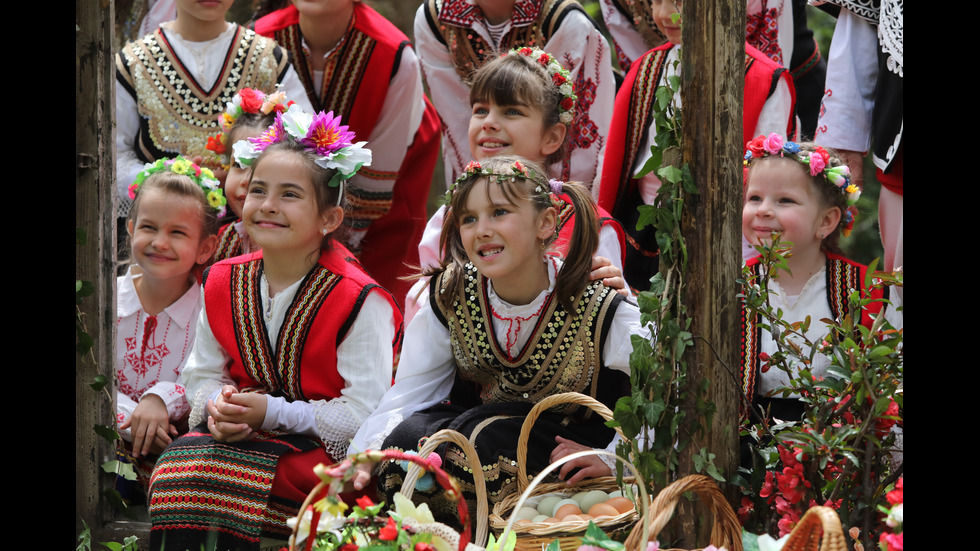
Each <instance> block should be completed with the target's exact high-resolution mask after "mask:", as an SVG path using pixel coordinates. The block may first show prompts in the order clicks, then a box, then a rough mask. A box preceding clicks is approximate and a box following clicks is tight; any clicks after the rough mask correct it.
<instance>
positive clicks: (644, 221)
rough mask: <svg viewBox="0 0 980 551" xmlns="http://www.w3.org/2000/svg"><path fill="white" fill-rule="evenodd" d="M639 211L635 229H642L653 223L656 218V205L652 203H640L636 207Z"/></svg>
mask: <svg viewBox="0 0 980 551" xmlns="http://www.w3.org/2000/svg"><path fill="white" fill-rule="evenodd" d="M637 210H638V211H639V212H640V216H639V217H637V219H636V230H637V231H639V230H642V229H643V228H645V227H647V226H650V225H653V224H654V223H655V222H656V220H657V207H654V206H652V205H640V206H639V207H637Z"/></svg>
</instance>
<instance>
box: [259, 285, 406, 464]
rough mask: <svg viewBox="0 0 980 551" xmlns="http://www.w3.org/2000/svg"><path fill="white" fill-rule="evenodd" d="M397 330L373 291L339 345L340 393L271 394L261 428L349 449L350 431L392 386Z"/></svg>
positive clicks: (338, 452)
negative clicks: (310, 397)
mask: <svg viewBox="0 0 980 551" xmlns="http://www.w3.org/2000/svg"><path fill="white" fill-rule="evenodd" d="M394 336H395V323H394V318H393V312H392V307H391V303H389V302H388V300H387V299H386V298H384V297H383V296H381V295H380V293H379V292H372V293H370V294H369V295H368V297H367V299H365V301H364V304H363V305H362V307H361V311H360V312H359V313H358V315H357V319H355V321H354V323H353V325H351V328H350V330H349V331H348V333H347V337H346V338H345V339H344V341H343V342H341V343H340V346H339V347H337V372H338V373H339V374H340V376H341V377H343V379H344V389H343V390H342V391H341V396H340V397H339V398H334V399H332V400H315V401H310V402H302V401H293V402H288V401H286V399H285V398H282V397H272V396H269V397H267V398H268V404H267V409H266V416H265V421H264V422H263V423H262V428H263V429H278V430H284V431H287V432H292V433H299V434H307V435H310V436H316V437H317V438H319V439H320V440H322V441H323V443H324V446H325V447H326V449H327V452H328V453H329V454H330V455H331V457H334V458H340V457H343V456H344V455H345V454H346V452H347V447H348V445H349V444H350V440H351V438H352V437H353V436H354V433H355V432H356V431H357V429H358V428H359V427H360V426H361V423H362V422H363V421H364V419H366V418H367V417H368V416H369V415H370V414H371V413H372V412H374V410H375V409H376V408H377V406H378V403H379V402H380V401H381V398H382V396H384V394H385V391H386V390H388V388H389V387H390V386H391V371H392V349H391V346H384V345H382V344H381V343H390V342H392V339H393V338H394Z"/></svg>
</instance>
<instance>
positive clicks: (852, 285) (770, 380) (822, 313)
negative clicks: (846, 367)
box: [740, 254, 887, 420]
mask: <svg viewBox="0 0 980 551" xmlns="http://www.w3.org/2000/svg"><path fill="white" fill-rule="evenodd" d="M746 265H747V266H749V267H750V268H751V269H752V273H753V279H755V278H758V277H760V275H761V273H760V264H759V259H758V258H753V259H751V260H749V261H748V262H747V264H746ZM866 273H867V266H865V265H863V264H858V263H857V262H854V261H852V260H848V259H847V258H844V257H842V256H839V255H835V254H828V255H827V264H826V267H825V268H824V269H823V270H820V271H819V272H817V273H815V274H813V275H812V276H811V277H810V279H809V280H808V281H807V282H806V285H804V287H803V290H802V291H800V294H799V295H798V296H787V295H786V293H785V292H784V291H783V289H782V287H781V286H780V285H779V279H778V278H777V279H770V280H769V300H770V301H771V303H772V306H773V308H777V309H781V310H782V311H783V320H784V321H788V322H795V321H802V320H804V319H806V317H807V316H810V319H812V320H813V323H812V324H810V327H809V329H808V330H807V331H806V332H805V335H806V338H807V340H809V341H810V342H818V341H820V340H822V339H823V338H824V337H825V336H826V334H827V326H826V325H824V324H823V323H820V322H819V321H818V320H821V319H833V320H840V319H842V318H843V317H844V316H845V315H848V314H850V312H849V311H848V295H850V293H851V291H852V290H854V289H859V290H860V291H861V295H862V297H863V296H866V291H865V287H864V282H865V274H866ZM871 298H876V299H880V298H887V295H886V294H884V293H882V292H881V290H876V291H875V293H874V294H873V295H871ZM881 310H882V304H881V303H880V302H874V303H871V304H869V305H868V306H867V308H866V310H864V311H863V312H861V314H860V317H861V323H862V324H864V325H865V326H867V327H870V326H871V323H872V321H873V320H872V318H871V316H872V315H877V314H878V313H879V312H881ZM760 321H761V320H759V319H758V318H754V319H753V318H751V317H750V316H749V313H748V311H747V310H746V309H745V307H744V305H743V307H742V338H741V351H742V354H741V358H742V363H741V366H740V369H741V372H742V393H743V395H744V396H745V399H746V400H747V402H745V403H758V401H759V399H760V397H764V396H767V395H769V394H771V393H773V392H775V391H776V390H778V389H780V388H784V387H786V386H788V385H789V376H788V375H787V374H786V373H785V372H784V371H782V370H781V369H769V370H768V371H767V372H766V373H762V372H761V363H760V359H759V354H760V353H766V354H769V355H772V354H774V353H776V352H777V351H778V348H777V346H776V341H775V340H773V338H772V334H771V333H769V332H768V331H764V330H763V329H762V328H761V327H760V325H759V324H760ZM798 344H801V345H802V343H801V342H800V343H798ZM829 365H830V360H829V359H828V358H827V357H826V356H823V355H821V354H817V355H816V357H814V362H813V364H812V365H811V366H810V371H811V372H812V373H813V376H814V377H819V378H822V377H826V376H827V367H828V366H829ZM800 411H801V412H802V407H801V408H800ZM742 414H743V416H744V415H747V413H746V412H745V410H744V408H743V411H742ZM787 420H795V419H787Z"/></svg>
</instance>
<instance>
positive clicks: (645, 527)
mask: <svg viewBox="0 0 980 551" xmlns="http://www.w3.org/2000/svg"><path fill="white" fill-rule="evenodd" d="M525 426H527V425H526V424H525ZM590 455H605V456H609V457H612V458H614V459H616V460H617V461H619V462H620V463H622V464H623V465H624V466H625V467H628V468H629V470H631V471H633V476H635V477H636V481H637V486H638V487H639V489H640V505H641V506H642V508H643V513H642V515H641V516H640V519H641V522H640V523H639V524H638V525H637V526H640V525H642V528H641V530H640V531H641V533H642V537H643V538H644V539H643V540H640V541H647V540H648V539H649V531H650V529H649V524H648V523H646V522H642V519H644V518H646V517H647V515H648V514H649V512H650V511H649V506H650V498H649V497H647V488H646V483H645V482H644V481H643V477H642V476H640V472H639V471H637V470H636V467H634V466H633V464H632V463H630V462H629V461H626V460H625V459H623V458H622V457H619V456H618V455H616V454H614V453H609V452H607V451H605V450H585V451H580V452H575V453H572V454H569V455H566V456H565V457H562V458H561V459H559V460H558V461H555V462H554V463H552V464H551V465H548V467H547V468H545V470H543V471H541V472H540V473H538V476H536V477H534V480H532V481H531V483H530V484H529V485H528V487H527V488H526V489H525V490H524V492H523V493H522V494H521V497H520V499H518V500H517V504H516V505H514V510H513V511H512V512H511V514H510V518H509V519H507V526H505V527H504V531H503V532H501V534H500V540H499V541H507V536H508V535H509V534H510V530H511V528H512V527H513V526H514V521H515V520H517V512H518V511H520V510H521V507H523V506H524V502H525V501H527V498H529V497H531V492H532V491H533V490H534V488H536V487H537V485H538V484H540V483H541V481H542V480H544V478H545V477H546V476H548V475H549V474H551V471H553V470H555V469H557V468H558V467H561V466H562V465H564V464H565V463H568V462H569V461H572V460H575V459H578V458H579V457H587V456H590ZM635 530H636V529H635V528H634V531H635ZM631 535H632V534H631ZM633 543H634V545H632V546H631V545H630V542H629V540H627V542H626V548H627V549H634V550H636V551H642V549H641V548H640V547H638V545H639V541H636V542H633ZM737 551H742V549H741V548H739V549H738V550H737Z"/></svg>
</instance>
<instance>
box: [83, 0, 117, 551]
mask: <svg viewBox="0 0 980 551" xmlns="http://www.w3.org/2000/svg"><path fill="white" fill-rule="evenodd" d="M75 24H76V30H75V225H76V227H77V228H80V229H81V230H83V231H84V233H85V237H86V244H85V245H84V246H78V247H76V252H75V275H76V278H77V279H79V280H83V281H90V282H92V284H93V285H94V287H95V292H94V293H93V294H92V295H90V296H88V297H86V298H85V299H84V300H83V302H82V304H81V306H80V308H81V311H82V315H83V320H84V322H85V325H86V328H87V332H88V333H89V334H90V335H92V337H93V338H94V339H95V346H94V347H93V349H92V351H93V354H92V356H89V357H88V358H85V359H83V358H78V357H77V356H76V361H75V531H76V533H77V532H78V531H80V530H81V521H82V520H84V521H85V522H86V523H87V524H88V526H89V527H90V528H91V529H92V531H93V534H94V533H95V532H96V531H98V530H100V529H101V527H102V526H103V525H104V523H105V522H107V521H108V520H109V519H110V518H111V514H112V513H111V511H110V508H109V506H108V505H107V504H106V503H105V502H104V500H102V499H101V495H102V489H103V488H111V487H112V480H113V479H112V476H111V475H107V474H105V473H103V472H102V469H101V468H100V465H101V464H102V463H103V462H105V461H106V460H108V459H110V458H111V457H112V455H113V453H114V452H113V449H112V446H111V445H110V444H109V443H108V442H107V441H105V440H104V439H102V438H101V437H99V436H98V435H97V434H96V433H95V431H94V430H92V429H93V426H95V425H96V424H99V425H111V424H113V423H114V422H115V415H113V404H112V403H111V402H110V401H109V400H107V399H106V398H105V397H104V396H103V395H102V393H100V392H96V391H94V390H92V388H91V387H89V386H88V384H89V383H90V382H91V381H92V380H93V379H95V376H96V375H99V374H102V375H105V376H106V377H107V378H108V380H109V382H110V384H111V382H112V377H113V373H112V365H113V362H112V357H113V347H112V343H113V330H114V328H115V316H114V315H113V314H114V312H115V308H114V307H113V306H114V305H115V303H116V301H115V294H114V293H115V277H114V275H115V269H114V267H113V264H114V262H113V260H114V258H115V235H114V234H115V215H114V209H113V202H112V186H113V180H114V173H115V170H114V167H113V126H114V124H113V120H114V119H113V117H112V113H113V105H114V94H113V91H114V82H115V80H114V78H113V77H114V75H115V66H114V65H113V63H112V53H111V52H112V50H111V47H110V45H111V44H112V34H113V30H112V29H113V3H112V0H102V1H100V2H92V1H88V0H75ZM93 359H94V361H93ZM110 388H111V387H110ZM95 541H97V540H95Z"/></svg>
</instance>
